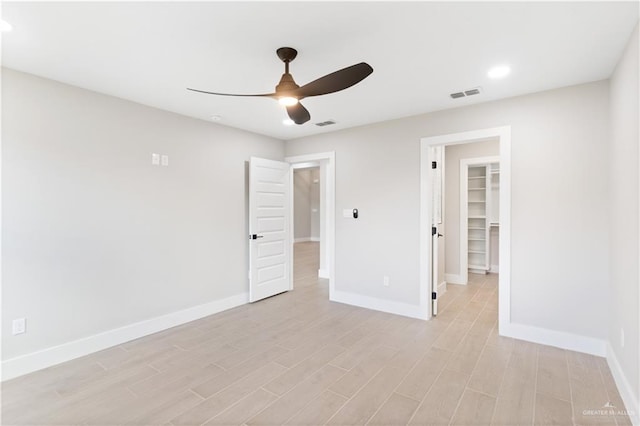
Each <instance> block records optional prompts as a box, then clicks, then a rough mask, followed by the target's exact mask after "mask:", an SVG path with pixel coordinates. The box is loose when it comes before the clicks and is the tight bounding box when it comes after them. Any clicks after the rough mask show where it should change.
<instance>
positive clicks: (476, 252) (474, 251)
mask: <svg viewBox="0 0 640 426" xmlns="http://www.w3.org/2000/svg"><path fill="white" fill-rule="evenodd" d="M469 253H472V254H485V253H486V252H485V251H484V250H483V251H480V250H469ZM469 267H471V266H469Z"/></svg>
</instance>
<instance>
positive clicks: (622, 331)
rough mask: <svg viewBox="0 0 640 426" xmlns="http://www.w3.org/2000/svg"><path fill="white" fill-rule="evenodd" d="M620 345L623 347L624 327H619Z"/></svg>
mask: <svg viewBox="0 0 640 426" xmlns="http://www.w3.org/2000/svg"><path fill="white" fill-rule="evenodd" d="M620 347H621V348H624V328H621V329H620Z"/></svg>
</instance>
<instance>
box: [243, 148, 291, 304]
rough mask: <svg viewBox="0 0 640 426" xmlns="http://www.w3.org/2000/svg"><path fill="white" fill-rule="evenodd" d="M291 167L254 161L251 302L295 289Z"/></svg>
mask: <svg viewBox="0 0 640 426" xmlns="http://www.w3.org/2000/svg"><path fill="white" fill-rule="evenodd" d="M289 176H290V174H289V163H283V162H280V161H273V160H265V159H263V158H256V157H251V163H250V170H249V232H250V234H249V240H250V241H249V268H250V272H249V301H250V302H255V301H257V300H261V299H264V298H266V297H269V296H273V295H275V294H278V293H282V292H284V291H287V290H290V289H291V279H292V277H291V265H290V256H289V250H290V247H291V232H290V220H291V218H290V217H289V203H290V197H289V192H290V185H289V179H290V177H289Z"/></svg>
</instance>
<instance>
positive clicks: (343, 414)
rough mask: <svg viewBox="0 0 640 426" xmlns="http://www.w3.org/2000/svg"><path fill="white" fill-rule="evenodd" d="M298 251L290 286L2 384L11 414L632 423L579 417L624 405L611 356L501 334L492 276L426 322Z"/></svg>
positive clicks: (31, 418) (197, 420) (40, 418)
mask: <svg viewBox="0 0 640 426" xmlns="http://www.w3.org/2000/svg"><path fill="white" fill-rule="evenodd" d="M296 253H297V254H298V255H299V256H297V257H298V259H297V261H298V264H299V265H304V266H302V267H301V268H298V269H296V272H295V276H296V279H297V280H296V283H295V290H294V291H292V292H289V293H286V294H283V295H280V296H276V297H273V298H270V299H267V300H264V301H261V302H258V303H255V304H251V305H245V306H241V307H238V308H236V309H232V310H229V311H226V312H223V313H220V314H218V315H214V316H211V317H207V318H204V319H201V320H198V321H195V322H192V323H189V324H185V325H183V326H180V327H176V328H173V329H171V330H167V331H165V332H162V333H158V334H155V335H152V336H148V337H145V338H142V339H139V340H135V341H132V342H129V343H126V344H123V345H120V346H118V347H114V348H111V349H108V350H105V351H102V352H100V353H96V354H93V355H90V356H87V357H84V358H81V359H77V360H74V361H71V362H68V363H65V364H62V365H59V366H56V367H52V368H49V369H46V370H43V371H40V372H36V373H33V374H30V375H28V376H23V377H20V378H17V379H14V380H12V381H9V382H6V383H4V384H3V385H2V390H3V394H2V398H3V400H2V404H3V405H2V408H3V422H2V424H5V425H11V424H43V425H44V424H56V425H62V424H65V425H66V424H94V425H95V424H138V425H142V424H145V425H147V424H173V425H199V424H225V425H241V424H247V425H260V424H264V425H278V424H290V425H321V424H331V425H351V424H365V423H366V424H371V425H404V424H411V425H427V424H434V425H449V424H451V425H486V424H496V425H510V426H512V425H531V424H559V425H572V424H573V425H582V424H591V423H594V424H609V425H616V424H618V425H627V424H630V423H629V421H628V419H627V418H626V417H624V416H621V415H620V416H615V415H583V412H585V411H584V410H593V411H586V413H587V414H590V413H592V414H593V413H594V411H597V410H604V411H608V409H606V408H605V409H603V408H602V407H603V406H604V405H605V404H607V403H609V402H610V403H611V404H613V405H614V406H615V407H616V410H624V406H623V404H622V401H621V400H620V396H619V394H618V392H617V390H616V387H615V385H614V382H613V379H612V377H611V373H610V371H609V368H608V367H607V364H606V362H605V360H604V359H602V358H597V357H594V356H590V355H584V354H580V353H576V352H570V351H565V350H561V349H556V348H552V347H547V346H542V345H536V344H532V343H527V342H523V341H516V340H511V339H507V338H502V337H499V336H498V334H497V330H496V322H497V279H496V276H494V275H489V276H472V277H473V280H472V282H471V283H470V284H469V285H468V286H453V285H452V286H449V291H448V292H447V293H446V294H445V295H444V296H443V297H442V299H441V304H440V306H441V313H440V315H439V316H438V318H437V319H435V320H433V321H429V322H424V321H420V320H414V319H410V318H404V317H400V316H395V315H390V314H385V313H381V312H376V311H370V310H366V309H361V308H356V307H353V306H348V305H342V304H338V303H331V302H329V301H328V290H327V282H326V281H324V280H317V278H315V277H316V272H315V271H317V269H318V268H317V260H313V259H310V256H315V259H317V243H315V244H314V243H301V244H300V245H297V247H296ZM305 268H306V269H305ZM311 269H313V270H311Z"/></svg>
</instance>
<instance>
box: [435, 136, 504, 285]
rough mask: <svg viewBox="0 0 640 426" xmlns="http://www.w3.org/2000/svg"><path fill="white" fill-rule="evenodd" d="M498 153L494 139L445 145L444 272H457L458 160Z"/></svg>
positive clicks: (458, 231)
mask: <svg viewBox="0 0 640 426" xmlns="http://www.w3.org/2000/svg"><path fill="white" fill-rule="evenodd" d="M499 155H500V143H499V142H498V140H493V141H485V142H476V143H464V144H460V145H450V146H447V147H445V157H444V158H445V163H446V166H445V179H444V184H445V194H446V195H445V216H446V217H445V224H446V226H445V232H444V238H445V247H446V254H445V258H446V260H445V272H446V273H447V274H454V275H460V274H462V271H463V270H462V269H460V160H461V159H463V158H476V157H493V156H499Z"/></svg>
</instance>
